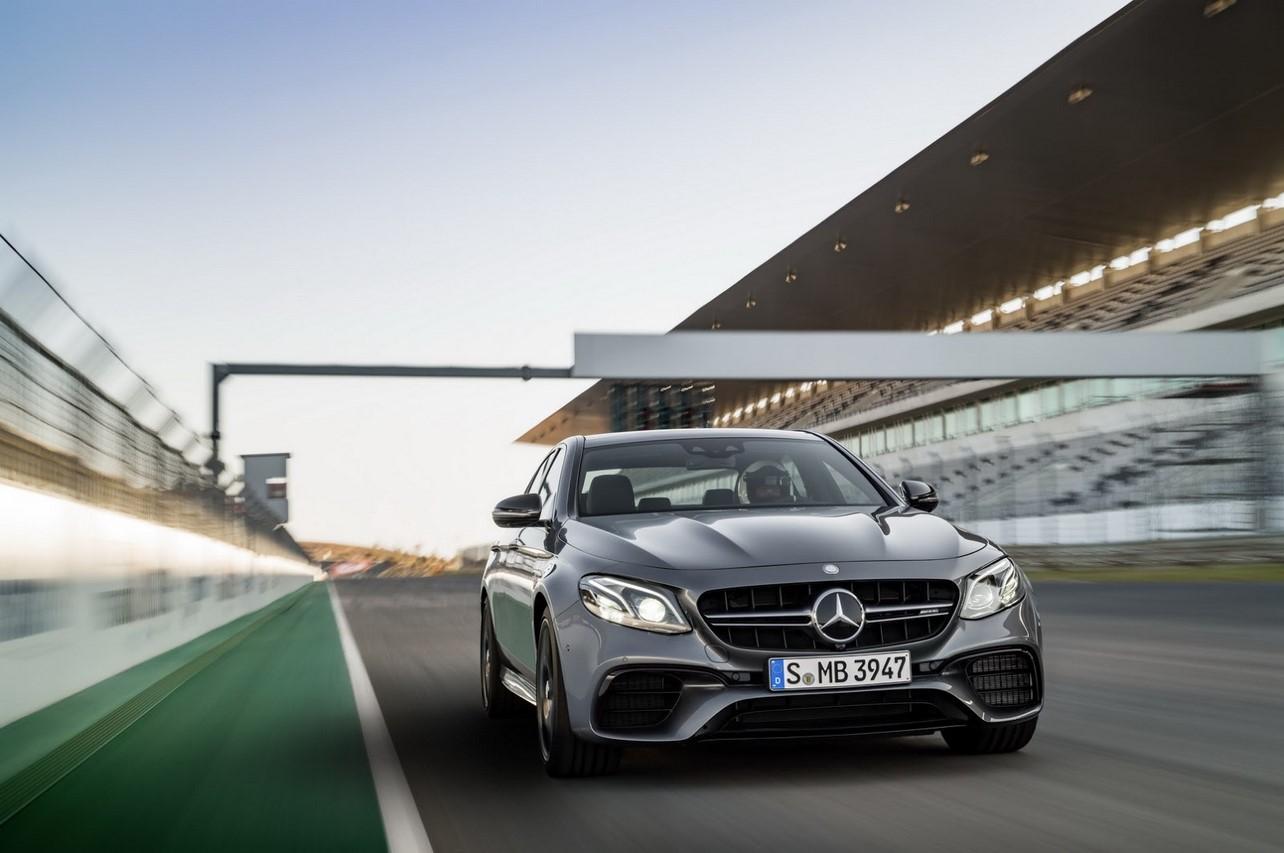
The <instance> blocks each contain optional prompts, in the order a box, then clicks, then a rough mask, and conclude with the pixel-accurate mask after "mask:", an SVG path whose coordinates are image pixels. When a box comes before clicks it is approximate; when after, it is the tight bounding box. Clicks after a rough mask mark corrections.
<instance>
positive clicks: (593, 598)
mask: <svg viewBox="0 0 1284 853" xmlns="http://www.w3.org/2000/svg"><path fill="white" fill-rule="evenodd" d="M580 600H581V601H583V602H584V606H585V607H587V608H588V611H589V612H590V613H592V614H593V615H594V616H596V617H598V618H599V619H605V620H606V621H607V622H614V623H615V624H617V625H627V626H628V627H630V628H640V629H641V630H643V631H655V632H657V633H660V634H685V633H686V632H687V631H690V630H691V626H690V625H688V624H687V620H686V618H685V617H683V615H682V610H681V608H679V607H678V603H677V601H675V600H674V598H673V595H672V594H671V593H670V592H669V591H668V590H665V589H661V588H659V587H654V586H649V585H647V584H643V583H639V582H638V581H629V580H624V579H623V578H613V577H608V576H606V575H588V576H586V577H583V578H580Z"/></svg>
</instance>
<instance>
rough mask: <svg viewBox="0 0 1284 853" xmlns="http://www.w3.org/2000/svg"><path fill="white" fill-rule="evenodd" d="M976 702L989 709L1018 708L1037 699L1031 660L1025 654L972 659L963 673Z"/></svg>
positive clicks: (997, 653)
mask: <svg viewBox="0 0 1284 853" xmlns="http://www.w3.org/2000/svg"><path fill="white" fill-rule="evenodd" d="M964 671H965V672H966V673H967V680H968V683H969V684H971V685H972V689H973V690H974V691H976V695H977V698H978V699H980V700H981V702H982V703H984V704H985V705H986V706H987V707H990V708H1005V709H1007V708H1022V707H1025V706H1027V705H1033V704H1035V702H1036V701H1037V699H1038V692H1037V689H1036V684H1035V669H1034V659H1033V658H1031V657H1030V655H1029V654H1028V653H1026V652H996V653H994V654H989V655H984V656H982V657H978V658H974V659H972V660H970V661H968V663H967V667H966V668H965V670H964Z"/></svg>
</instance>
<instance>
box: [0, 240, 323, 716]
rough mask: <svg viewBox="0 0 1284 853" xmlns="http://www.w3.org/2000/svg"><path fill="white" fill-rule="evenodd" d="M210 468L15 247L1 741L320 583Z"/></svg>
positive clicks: (0, 573)
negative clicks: (92, 688)
mask: <svg viewBox="0 0 1284 853" xmlns="http://www.w3.org/2000/svg"><path fill="white" fill-rule="evenodd" d="M0 236H2V235H0ZM55 348H56V349H57V352H56V351H55ZM91 377H92V378H91ZM112 386H116V388H117V389H118V390H116V393H115V394H112V393H109V392H108V391H107V390H106V388H108V387H112ZM120 399H127V400H128V401H129V402H128V403H121V402H119V400H120ZM149 421H150V423H149ZM167 439H168V440H167ZM208 452H209V451H208V447H207V446H206V445H205V444H204V441H203V439H202V438H201V437H200V436H198V435H196V434H195V433H193V432H192V431H191V430H189V429H187V428H186V426H185V425H184V424H183V423H182V419H181V418H180V417H179V416H178V415H177V414H176V413H175V412H174V411H173V410H172V409H170V408H169V407H167V406H166V405H165V404H164V403H163V402H162V401H161V400H160V399H159V397H158V396H157V395H156V393H155V391H154V389H153V388H152V387H151V386H150V385H149V384H148V383H147V382H146V381H145V380H143V379H142V377H140V376H139V375H138V374H137V373H135V372H134V371H133V370H132V369H131V368H130V367H129V366H128V365H127V364H126V363H125V362H124V361H123V360H122V359H121V358H120V356H119V355H118V353H117V352H116V350H115V349H114V348H113V347H112V346H111V344H110V343H108V342H107V341H106V340H105V339H104V338H103V337H102V336H101V335H99V334H98V332H97V331H96V330H94V329H93V327H91V326H89V324H88V323H86V322H85V321H84V319H83V318H82V317H81V316H80V315H79V314H78V313H77V312H76V311H75V309H73V308H72V307H71V306H70V305H69V304H68V303H66V302H65V301H64V300H63V299H62V297H61V296H60V295H59V294H58V293H57V291H56V290H55V289H54V288H53V286H52V285H51V284H49V282H48V281H47V280H46V279H45V278H44V276H43V275H42V274H40V273H39V271H38V270H36V269H35V267H33V266H31V265H30V264H29V263H28V262H27V260H26V258H25V257H23V256H22V255H20V254H19V253H18V252H17V250H15V249H13V247H12V245H11V244H9V243H8V241H7V240H4V245H0V684H3V685H5V688H4V690H3V691H0V725H4V724H5V723H8V722H10V721H12V720H14V719H16V718H18V717H20V716H22V715H25V714H27V713H30V712H31V711H34V710H36V709H38V708H40V707H43V706H45V705H47V704H49V703H51V702H53V701H56V700H57V699H59V698H62V697H64V696H68V695H70V694H71V693H74V692H77V691H79V690H81V689H83V688H85V687H87V686H89V685H91V684H94V683H95V682H97V681H100V680H101V679H103V678H106V677H107V676H109V675H112V674H114V673H117V672H120V671H122V670H123V669H126V668H128V667H130V666H133V665H134V664H137V663H140V662H142V661H144V660H147V659H148V658H151V657H153V656H155V655H157V654H160V653H161V652H164V651H166V650H168V649H172V648H174V647H175V646H177V645H179V644H182V643H184V642H186V641H188V640H191V639H194V638H196V637H198V636H200V635H201V634H204V633H205V632H207V631H210V630H211V629H213V628H216V627H218V626H220V625H223V624H225V623H227V622H229V621H231V620H233V619H236V618H238V617H240V616H242V615H244V614H246V613H249V612H251V611H253V610H256V609H258V608H260V607H262V606H264V605H265V604H267V603H268V602H270V601H273V600H275V599H277V598H280V597H281V596H283V595H285V594H287V593H289V592H290V591H292V590H294V589H297V588H298V587H300V586H301V585H303V584H305V583H310V582H311V581H313V580H315V579H317V578H318V577H319V573H318V572H316V570H315V569H314V568H313V567H312V566H311V565H310V563H308V562H307V559H306V556H305V555H304V553H303V551H302V549H300V548H299V547H298V545H297V544H296V543H295V542H294V540H293V538H291V536H290V534H289V533H288V531H286V530H285V529H284V528H283V527H281V526H280V525H279V524H278V523H277V520H276V519H275V517H273V515H272V514H271V513H270V512H268V511H267V509H266V508H265V507H263V506H261V505H258V504H257V503H256V502H255V501H254V500H253V499H252V498H251V497H249V496H248V495H229V494H228V492H227V491H226V490H225V489H224V488H222V487H221V486H220V485H219V483H218V482H217V481H216V480H215V478H214V477H212V476H210V475H209V474H208V473H207V472H205V471H203V470H202V469H201V466H200V464H199V461H196V460H200V459H203V458H207V455H208Z"/></svg>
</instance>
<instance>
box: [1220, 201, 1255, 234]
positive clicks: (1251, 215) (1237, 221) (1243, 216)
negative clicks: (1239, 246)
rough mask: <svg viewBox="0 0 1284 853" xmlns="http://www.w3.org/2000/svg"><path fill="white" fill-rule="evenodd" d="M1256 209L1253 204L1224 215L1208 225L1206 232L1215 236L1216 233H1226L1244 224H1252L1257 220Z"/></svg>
mask: <svg viewBox="0 0 1284 853" xmlns="http://www.w3.org/2000/svg"><path fill="white" fill-rule="evenodd" d="M1257 207H1258V206H1257V205H1255V204H1250V205H1249V206H1248V207H1241V208H1240V209H1239V210H1236V211H1234V212H1233V213H1228V214H1226V215H1225V216H1223V217H1222V218H1221V219H1214V220H1213V221H1212V222H1210V223H1208V230H1209V231H1212V232H1213V233H1214V234H1215V233H1217V232H1218V231H1228V230H1230V229H1231V228H1234V227H1235V226H1236V225H1243V224H1244V223H1245V222H1252V221H1253V220H1254V219H1256V218H1257Z"/></svg>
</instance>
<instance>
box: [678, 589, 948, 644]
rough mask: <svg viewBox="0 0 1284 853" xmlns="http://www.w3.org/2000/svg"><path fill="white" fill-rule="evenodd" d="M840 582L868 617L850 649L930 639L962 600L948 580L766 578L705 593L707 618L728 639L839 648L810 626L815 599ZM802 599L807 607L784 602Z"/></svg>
mask: <svg viewBox="0 0 1284 853" xmlns="http://www.w3.org/2000/svg"><path fill="white" fill-rule="evenodd" d="M833 588H841V589H847V590H849V591H851V592H853V593H855V594H856V596H857V597H858V598H860V600H861V603H862V604H863V605H864V606H865V613H866V621H865V626H864V628H863V629H862V630H861V632H860V634H859V635H858V636H857V638H856V640H855V641H854V642H850V643H848V644H847V645H846V646H845V648H847V649H867V648H878V647H881V646H888V645H894V644H903V643H913V642H918V641H921V640H926V639H930V638H931V637H934V636H936V635H937V634H939V633H940V632H941V631H943V630H944V629H945V626H946V625H947V624H948V623H949V621H950V619H951V618H953V616H954V611H955V609H956V608H957V606H958V598H959V594H958V587H957V586H956V585H955V584H954V583H953V582H951V581H945V580H901V579H897V580H858V581H831V582H824V583H799V584H765V585H760V586H753V587H736V588H731V589H722V590H714V591H711V592H706V593H704V594H703V595H701V596H700V599H699V602H698V606H699V610H700V615H701V616H702V617H703V618H704V621H705V624H706V625H708V626H709V628H710V629H711V630H712V631H713V632H714V634H716V635H717V636H718V638H719V639H721V640H722V641H723V642H725V643H727V644H729V645H733V646H740V647H744V648H755V649H768V650H780V651H791V650H824V649H831V648H834V645H833V644H831V643H829V642H828V641H824V640H821V639H820V638H818V636H817V635H816V634H815V632H814V631H813V629H812V627H811V604H812V602H813V601H815V598H816V596H818V595H819V594H820V593H821V592H823V591H825V590H828V589H833ZM800 599H801V601H802V603H804V604H805V605H806V607H805V608H798V607H796V606H791V607H789V608H785V607H783V606H782V605H783V603H784V602H786V601H788V602H789V603H790V605H794V604H795V603H796V602H798V601H799V600H800Z"/></svg>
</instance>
